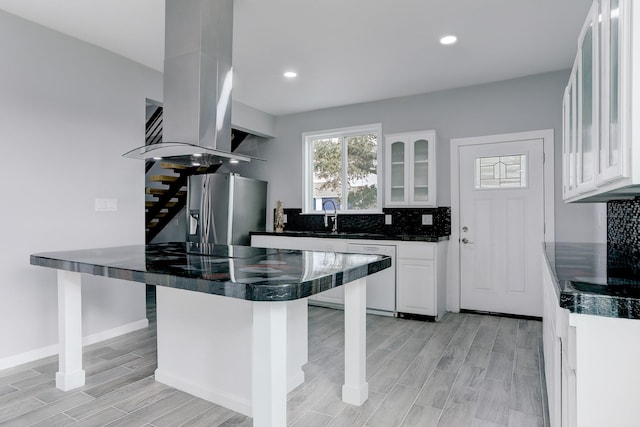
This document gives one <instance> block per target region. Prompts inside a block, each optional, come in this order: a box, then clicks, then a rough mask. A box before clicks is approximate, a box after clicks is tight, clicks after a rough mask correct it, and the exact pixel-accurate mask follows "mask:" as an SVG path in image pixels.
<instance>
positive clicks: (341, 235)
mask: <svg viewBox="0 0 640 427" xmlns="http://www.w3.org/2000/svg"><path fill="white" fill-rule="evenodd" d="M251 235H252V236H288V237H319V238H324V239H358V240H400V241H408V242H441V241H444V240H449V236H430V235H425V234H382V233H360V232H337V233H332V232H327V231H289V230H286V231H283V232H282V233H276V232H274V231H252V232H251Z"/></svg>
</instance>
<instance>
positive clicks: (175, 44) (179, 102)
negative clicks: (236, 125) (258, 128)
mask: <svg viewBox="0 0 640 427" xmlns="http://www.w3.org/2000/svg"><path fill="white" fill-rule="evenodd" d="M165 4H166V9H165V58H164V80H163V81H164V103H163V104H164V105H163V106H164V111H163V138H162V141H163V142H161V143H157V144H151V145H145V146H142V147H138V148H135V149H133V150H131V151H129V152H127V153H125V154H123V156H125V157H129V158H134V159H141V160H160V159H162V160H166V161H169V162H171V163H176V164H182V165H187V166H211V165H215V164H220V163H227V162H232V163H237V162H239V161H243V162H248V161H251V159H252V158H251V157H249V156H244V155H238V154H234V153H231V86H232V85H231V79H232V66H231V47H232V41H233V0H166V3H165Z"/></svg>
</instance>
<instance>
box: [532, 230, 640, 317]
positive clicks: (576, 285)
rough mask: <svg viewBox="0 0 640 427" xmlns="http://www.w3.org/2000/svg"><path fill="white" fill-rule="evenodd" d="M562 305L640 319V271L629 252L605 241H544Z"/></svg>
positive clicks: (569, 308) (584, 311) (571, 310)
mask: <svg viewBox="0 0 640 427" xmlns="http://www.w3.org/2000/svg"><path fill="white" fill-rule="evenodd" d="M544 253H545V255H546V258H547V262H548V263H549V266H550V267H551V272H552V273H553V275H554V276H555V282H556V285H557V293H558V298H559V302H560V307H562V308H566V309H568V310H569V311H570V312H572V313H579V314H592V315H595V316H606V317H617V318H628V319H640V274H638V266H637V264H635V262H636V261H634V260H633V259H631V258H630V257H629V255H628V252H626V251H622V250H618V249H615V248H613V247H611V246H609V247H608V246H607V245H606V244H604V243H559V242H557V243H550V242H547V243H544Z"/></svg>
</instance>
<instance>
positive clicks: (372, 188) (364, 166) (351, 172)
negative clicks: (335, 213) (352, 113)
mask: <svg viewBox="0 0 640 427" xmlns="http://www.w3.org/2000/svg"><path fill="white" fill-rule="evenodd" d="M381 135H382V127H381V125H380V124H375V125H366V126H358V127H353V128H344V129H334V130H329V131H323V132H313V133H305V134H304V135H303V139H304V147H305V150H304V151H305V172H304V180H305V185H304V200H305V203H304V206H305V212H322V210H323V205H325V204H326V208H327V210H333V205H332V204H331V203H328V202H329V200H331V201H333V203H335V205H336V208H337V209H338V210H339V211H342V212H374V211H376V212H379V211H380V204H381V198H382V197H381V194H380V188H381V186H380V182H379V180H380V179H382V177H381V175H380V174H379V173H378V172H379V171H378V165H380V164H381V162H380V160H381V154H380V152H381V146H380V144H379V143H378V142H379V140H380V137H381Z"/></svg>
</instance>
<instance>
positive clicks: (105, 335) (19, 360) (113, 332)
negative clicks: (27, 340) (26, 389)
mask: <svg viewBox="0 0 640 427" xmlns="http://www.w3.org/2000/svg"><path fill="white" fill-rule="evenodd" d="M148 326H149V320H148V319H146V318H145V319H141V320H138V321H135V322H132V323H127V324H126V325H122V326H118V327H117V328H112V329H108V330H106V331H101V332H97V333H95V334H91V335H87V336H86V337H83V338H82V345H83V346H85V345H89V344H95V343H97V342H100V341H105V340H108V339H110V338H114V337H117V336H120V335H124V334H128V333H129V332H133V331H137V330H138V329H143V328H147V327H148ZM55 354H58V344H54V345H49V346H46V347H40V348H37V349H35V350H30V351H26V352H24V353H20V354H15V355H13V356H9V357H4V358H2V359H0V371H1V370H3V369H8V368H13V367H14V366H18V365H23V364H25V363H29V362H33V361H34V360H39V359H44V358H45V357H49V356H53V355H55Z"/></svg>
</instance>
